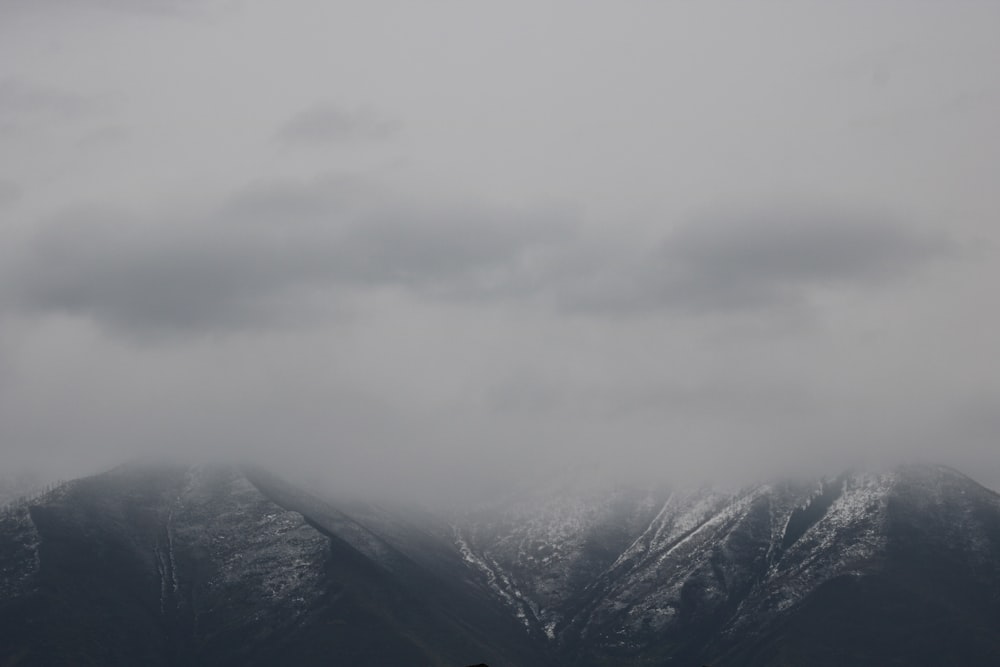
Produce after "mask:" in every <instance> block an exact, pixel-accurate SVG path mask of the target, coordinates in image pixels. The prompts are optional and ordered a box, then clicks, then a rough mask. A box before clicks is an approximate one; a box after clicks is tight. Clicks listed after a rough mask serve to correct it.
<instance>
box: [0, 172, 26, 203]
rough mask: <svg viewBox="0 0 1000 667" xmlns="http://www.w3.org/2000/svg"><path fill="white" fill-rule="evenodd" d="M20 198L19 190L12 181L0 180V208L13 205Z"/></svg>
mask: <svg viewBox="0 0 1000 667" xmlns="http://www.w3.org/2000/svg"><path fill="white" fill-rule="evenodd" d="M20 198H21V188H20V187H18V185H17V183H14V182H13V181H7V180H3V179H0V208H3V207H4V206H9V205H10V204H13V203H14V202H16V201H17V200H18V199H20Z"/></svg>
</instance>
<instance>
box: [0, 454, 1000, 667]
mask: <svg viewBox="0 0 1000 667" xmlns="http://www.w3.org/2000/svg"><path fill="white" fill-rule="evenodd" d="M998 655H1000V497H998V496H997V494H995V493H993V492H992V491H989V490H988V489H985V488H983V487H982V486H980V485H978V484H976V483H975V482H974V481H972V480H971V479H969V478H967V477H965V476H963V475H961V474H959V473H957V472H956V471H954V470H951V469H948V468H944V467H935V466H909V467H903V468H899V469H896V470H893V471H889V472H881V473H855V474H845V475H842V476H840V477H838V478H836V479H832V480H826V481H819V480H818V481H816V482H810V483H793V482H786V483H778V484H766V485H757V486H753V487H748V488H746V489H742V490H740V491H738V492H720V491H717V490H713V489H708V488H703V489H698V490H693V491H684V492H682V491H676V490H675V491H671V490H668V489H643V490H635V489H618V490H615V491H612V492H608V493H595V492H580V493H575V492H566V491H561V492H559V493H538V494H536V495H534V496H532V497H524V498H521V499H519V500H515V501H513V502H510V503H505V504H501V505H495V506H491V507H485V508H480V509H478V510H475V511H466V512H463V513H461V514H458V515H451V516H446V517H442V516H434V515H430V514H427V513H420V512H417V511H401V510H398V509H386V508H384V507H377V506H374V505H370V504H361V503H344V502H341V501H336V502H334V501H331V500H329V499H325V498H321V497H319V496H318V495H316V494H311V493H307V492H305V491H303V490H302V489H300V488H298V487H297V486H295V485H293V484H290V483H288V482H286V481H284V480H282V479H279V478H277V477H275V476H273V475H270V474H268V473H266V472H264V471H261V470H257V469H240V468H230V467H194V468H192V467H183V466H126V467H122V468H119V469H116V470H114V471H111V472H109V473H106V474H103V475H98V476H95V477H90V478H86V479H81V480H76V481H73V482H70V483H67V484H64V485H61V486H59V487H58V488H56V489H54V490H52V491H50V492H48V493H46V494H43V495H41V496H39V497H36V498H33V499H32V500H30V501H28V502H24V503H16V504H14V505H12V506H10V507H8V508H7V509H6V510H5V511H4V512H3V513H2V514H0V665H48V664H76V665H97V664H100V665H133V664H146V665H181V664H183V665H198V664H204V665H208V664H212V665H225V664H231V665H236V664H240V665H278V664H302V665H310V664H317V665H318V664H324V665H329V664H351V665H381V664H406V665H442V666H444V665H447V666H454V665H464V664H474V663H478V662H482V661H485V662H487V663H489V664H491V665H494V667H495V666H497V665H501V666H502V665H523V666H525V667H531V666H533V665H582V666H591V665H592V666H594V667H597V666H598V665H601V666H604V665H623V666H624V665H637V664H638V665H642V664H647V665H671V664H678V665H682V664H702V663H708V664H713V665H716V666H718V665H748V666H758V665H759V666H777V665H803V664H809V665H821V666H822V665H843V664H857V665H875V664H879V665H884V664H890V665H891V664H907V665H932V664H933V665H940V664H963V665H993V664H996V656H998Z"/></svg>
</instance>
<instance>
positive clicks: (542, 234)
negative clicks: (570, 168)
mask: <svg viewBox="0 0 1000 667" xmlns="http://www.w3.org/2000/svg"><path fill="white" fill-rule="evenodd" d="M567 233H568V230H567V228H566V226H565V225H564V224H562V222H561V221H560V220H559V218H558V216H552V217H544V216H533V215H531V214H527V215H525V214H519V213H516V212H505V211H497V210H490V209H488V208H484V207H476V206H473V205H446V206H426V205H419V204H416V203H412V202H404V201H402V200H401V199H399V198H396V199H394V198H393V197H391V196H389V195H387V194H386V193H381V192H373V191H369V190H367V189H366V188H364V187H361V188H357V187H355V186H354V185H352V184H351V183H349V182H322V183H318V184H311V185H307V186H287V185H286V186H282V185H265V186H260V187H257V188H250V189H247V190H246V191H244V192H243V193H241V194H239V195H238V196H236V197H234V198H232V199H231V200H230V201H229V202H228V203H226V204H225V205H223V206H221V207H219V208H218V209H217V210H216V211H214V212H213V213H212V214H210V215H206V216H200V217H199V216H189V217H185V216H183V215H179V216H178V217H176V218H173V219H143V218H142V217H135V216H132V215H129V214H128V213H125V212H121V211H115V210H113V209H101V208H89V209H78V210H72V211H67V212H64V213H63V214H62V215H60V216H57V217H55V218H52V219H49V220H47V221H45V222H44V223H43V224H41V225H39V226H38V227H37V228H36V231H35V233H34V234H33V236H32V237H31V239H30V241H29V242H28V243H27V244H26V247H25V248H24V249H23V252H21V253H18V257H17V258H16V260H15V261H14V262H13V265H12V267H11V270H10V272H9V273H8V274H7V276H6V277H7V284H8V285H9V286H14V287H13V288H12V290H13V294H11V295H9V297H8V300H9V301H11V302H13V303H15V304H17V306H18V307H19V308H20V309H21V310H22V311H27V312H66V313H70V314H75V315H82V316H86V317H91V318H93V319H95V320H96V321H98V322H100V323H102V324H105V325H108V326H109V327H111V328H113V329H120V330H124V331H128V332H131V333H140V332H157V333H158V334H159V335H163V334H167V333H184V332H189V333H190V332H200V331H218V330H232V329H267V328H271V327H273V326H275V325H276V324H278V323H280V322H285V321H288V320H289V319H291V320H293V321H294V320H296V319H302V318H310V317H316V316H319V317H329V316H331V315H334V314H335V313H331V312H317V311H331V310H335V309H336V303H337V299H338V297H339V296H341V295H343V294H345V293H350V292H352V291H358V290H365V289H371V288H380V287H399V288H402V289H405V290H409V291H412V292H415V293H421V294H423V293H426V294H434V295H437V296H448V295H451V296H455V297H459V296H465V297H468V296H470V295H473V294H476V293H478V292H483V293H487V292H490V291H492V290H495V289H496V288H497V284H498V283H500V284H501V286H502V285H505V284H507V283H513V282H516V280H513V279H510V278H507V277H506V276H508V275H510V274H515V273H517V267H518V264H519V262H520V260H521V258H522V256H523V255H524V254H525V253H527V252H528V251H529V250H530V249H532V248H534V247H538V246H546V245H550V244H552V243H554V242H556V241H558V240H560V239H564V238H565V237H566V234H567ZM306 301H308V302H309V303H308V305H306V304H305V302H306ZM297 308H299V311H298V312H296V309H297ZM305 311H309V312H305Z"/></svg>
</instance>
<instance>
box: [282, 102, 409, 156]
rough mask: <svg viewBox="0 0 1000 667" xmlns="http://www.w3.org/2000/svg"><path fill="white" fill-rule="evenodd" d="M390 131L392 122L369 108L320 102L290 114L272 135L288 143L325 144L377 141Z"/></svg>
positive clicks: (393, 127)
mask: <svg viewBox="0 0 1000 667" xmlns="http://www.w3.org/2000/svg"><path fill="white" fill-rule="evenodd" d="M394 130H395V126H394V125H393V123H391V122H389V121H388V120H385V119H383V118H380V117H379V116H378V115H377V114H375V113H374V112H373V111H371V110H369V109H359V110H348V109H343V108H340V107H338V106H335V105H332V104H321V105H317V106H313V107H310V108H308V109H304V110H302V111H300V112H299V113H297V114H295V115H294V116H292V117H291V118H290V119H289V120H288V121H287V122H285V123H284V124H283V125H282V126H281V128H279V130H278V133H277V135H276V138H277V139H278V140H279V141H280V142H282V143H284V144H286V145H289V146H325V145H329V144H352V143H358V142H368V141H377V140H380V139H385V138H386V137H388V136H389V135H390V134H392V132H393V131H394Z"/></svg>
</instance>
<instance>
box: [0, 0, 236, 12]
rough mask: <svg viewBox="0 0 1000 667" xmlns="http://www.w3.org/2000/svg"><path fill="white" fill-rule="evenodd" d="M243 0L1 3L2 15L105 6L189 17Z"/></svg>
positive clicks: (36, 0) (26, 0) (20, 0)
mask: <svg viewBox="0 0 1000 667" xmlns="http://www.w3.org/2000/svg"><path fill="white" fill-rule="evenodd" d="M237 4H239V0H6V1H5V2H4V3H0V15H2V14H3V13H4V12H6V13H8V14H13V15H15V16H16V15H24V14H30V13H39V12H50V11H61V10H67V9H72V10H86V9H102V10H109V11H114V12H121V13H129V14H152V15H158V16H186V15H190V14H192V13H197V12H202V11H205V10H207V9H209V8H212V7H214V6H222V7H225V6H229V5H237Z"/></svg>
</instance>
